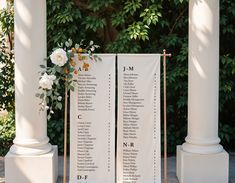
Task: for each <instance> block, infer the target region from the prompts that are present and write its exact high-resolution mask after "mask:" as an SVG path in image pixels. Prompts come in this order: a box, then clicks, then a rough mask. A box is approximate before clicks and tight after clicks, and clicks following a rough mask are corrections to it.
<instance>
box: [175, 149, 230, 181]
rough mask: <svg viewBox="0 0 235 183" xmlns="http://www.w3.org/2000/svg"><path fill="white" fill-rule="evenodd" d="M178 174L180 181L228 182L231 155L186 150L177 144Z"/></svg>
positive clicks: (223, 152) (224, 152)
mask: <svg viewBox="0 0 235 183" xmlns="http://www.w3.org/2000/svg"><path fill="white" fill-rule="evenodd" d="M176 163H177V165H176V175H177V178H178V180H179V182H180V183H199V182H200V183H228V176H229V155H228V153H227V152H226V151H224V150H223V151H222V152H221V153H216V154H197V153H189V152H185V151H184V150H183V149H182V146H177V155H176Z"/></svg>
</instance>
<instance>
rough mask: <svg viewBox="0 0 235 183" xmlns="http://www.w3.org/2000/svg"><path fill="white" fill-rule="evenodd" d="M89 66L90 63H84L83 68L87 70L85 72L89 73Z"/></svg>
mask: <svg viewBox="0 0 235 183" xmlns="http://www.w3.org/2000/svg"><path fill="white" fill-rule="evenodd" d="M89 66H90V65H89V64H88V63H85V62H84V63H83V66H82V68H83V69H84V70H85V71H88V68H89Z"/></svg>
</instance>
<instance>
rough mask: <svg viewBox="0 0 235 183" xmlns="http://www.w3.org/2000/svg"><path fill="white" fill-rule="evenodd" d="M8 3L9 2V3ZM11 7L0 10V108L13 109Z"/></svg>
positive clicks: (12, 15)
mask: <svg viewBox="0 0 235 183" xmlns="http://www.w3.org/2000/svg"><path fill="white" fill-rule="evenodd" d="M9 5H10V4H9ZM13 28H14V14H13V7H12V6H11V7H10V8H8V9H3V10H1V11H0V30H2V32H1V34H0V101H1V102H0V108H2V109H6V110H8V111H12V110H13V109H14V106H15V105H14V103H15V102H14V91H15V90H14V53H13V36H12V35H13Z"/></svg>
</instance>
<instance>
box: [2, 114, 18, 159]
mask: <svg viewBox="0 0 235 183" xmlns="http://www.w3.org/2000/svg"><path fill="white" fill-rule="evenodd" d="M14 138H15V115H14V113H13V112H9V113H8V114H7V115H6V116H4V117H0V156H4V155H5V154H6V153H7V151H8V150H9V148H10V146H11V145H12V141H13V139H14Z"/></svg>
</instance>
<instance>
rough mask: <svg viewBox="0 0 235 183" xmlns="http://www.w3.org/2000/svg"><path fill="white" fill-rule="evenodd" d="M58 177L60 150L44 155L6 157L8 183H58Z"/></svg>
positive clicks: (56, 149) (8, 155)
mask: <svg viewBox="0 0 235 183" xmlns="http://www.w3.org/2000/svg"><path fill="white" fill-rule="evenodd" d="M57 177H58V148H57V146H53V148H52V150H51V151H50V152H49V153H47V154H43V155H31V156H30V155H17V154H13V153H11V152H8V153H7V155H6V156H5V179H6V183H16V182H17V183H42V182H43V183H56V180H57Z"/></svg>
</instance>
